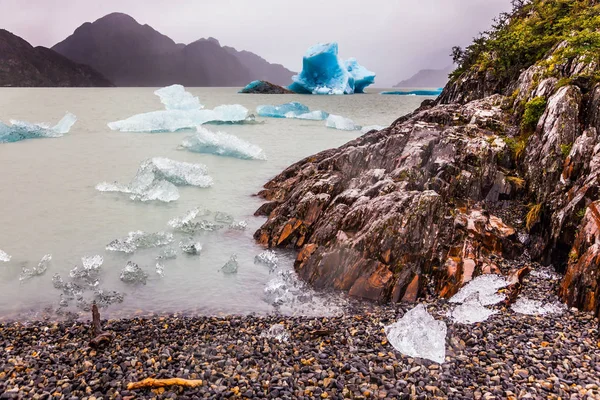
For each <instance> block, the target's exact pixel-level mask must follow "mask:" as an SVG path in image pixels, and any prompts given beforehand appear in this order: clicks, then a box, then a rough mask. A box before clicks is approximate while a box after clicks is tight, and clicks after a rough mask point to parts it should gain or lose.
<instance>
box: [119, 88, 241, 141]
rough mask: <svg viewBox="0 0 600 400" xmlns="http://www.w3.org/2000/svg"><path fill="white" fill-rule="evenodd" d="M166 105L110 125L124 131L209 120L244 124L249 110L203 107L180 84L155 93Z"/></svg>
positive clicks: (170, 128) (172, 127) (173, 129)
mask: <svg viewBox="0 0 600 400" xmlns="http://www.w3.org/2000/svg"><path fill="white" fill-rule="evenodd" d="M154 93H155V94H156V95H157V96H159V97H160V100H161V102H162V103H163V104H164V105H165V110H159V111H151V112H147V113H142V114H136V115H133V116H131V117H129V118H126V119H124V120H120V121H115V122H109V123H108V127H109V128H110V129H112V130H114V131H121V132H149V133H157V132H176V131H179V130H184V129H195V128H196V126H199V125H203V124H206V123H241V122H244V121H246V120H247V119H248V118H249V116H248V109H246V108H245V107H243V106H241V105H239V104H231V105H221V106H218V107H215V108H214V109H212V110H204V109H202V108H203V107H204V106H203V105H202V104H200V101H199V100H198V98H197V97H195V96H193V95H192V94H191V93H189V92H186V91H185V88H184V87H183V86H181V85H172V86H167V87H165V88H162V89H158V90H157V91H155V92H154Z"/></svg>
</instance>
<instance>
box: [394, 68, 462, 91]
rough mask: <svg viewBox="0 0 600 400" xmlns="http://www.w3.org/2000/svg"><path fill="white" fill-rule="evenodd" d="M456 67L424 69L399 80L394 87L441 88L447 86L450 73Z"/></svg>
mask: <svg viewBox="0 0 600 400" xmlns="http://www.w3.org/2000/svg"><path fill="white" fill-rule="evenodd" d="M453 69H454V67H453V66H452V65H451V66H448V67H446V68H444V69H422V70H420V71H419V72H417V73H416V74H414V75H413V76H411V77H410V78H408V79H406V80H403V81H401V82H399V83H398V84H397V85H395V86H394V87H402V88H433V87H435V88H439V87H444V86H446V83H447V82H448V75H449V74H450V72H452V70H453Z"/></svg>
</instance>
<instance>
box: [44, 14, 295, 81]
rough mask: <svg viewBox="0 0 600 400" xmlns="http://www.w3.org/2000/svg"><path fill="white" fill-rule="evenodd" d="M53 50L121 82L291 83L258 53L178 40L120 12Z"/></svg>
mask: <svg viewBox="0 0 600 400" xmlns="http://www.w3.org/2000/svg"><path fill="white" fill-rule="evenodd" d="M53 49H54V50H55V51H57V52H58V53H60V54H62V55H64V56H65V57H68V58H70V59H71V60H73V61H76V62H80V63H85V64H89V65H90V66H92V67H94V68H96V69H97V70H98V71H100V72H102V73H103V74H105V75H106V76H107V77H109V78H110V79H111V80H112V81H113V82H114V83H115V84H116V85H117V86H165V85H169V84H173V83H180V84H183V85H186V86H244V85H245V84H247V83H248V82H250V81H252V80H254V79H260V78H263V76H264V75H265V74H268V78H269V79H271V77H270V75H271V74H273V76H274V79H272V80H275V81H281V79H282V78H281V77H283V76H286V74H289V77H290V79H287V80H286V82H285V83H289V82H291V75H292V74H293V73H292V72H291V71H288V70H286V69H285V68H283V67H282V66H278V65H272V64H269V63H268V62H267V61H265V60H263V59H262V58H260V57H259V56H257V55H255V54H252V53H248V52H237V51H236V50H235V49H232V48H227V47H222V46H221V45H220V43H219V41H218V40H216V39H214V38H208V39H200V40H197V41H195V42H193V43H190V44H189V45H184V44H181V43H179V44H177V43H175V42H174V41H173V40H172V39H170V38H169V37H167V36H165V35H163V34H161V33H160V32H158V31H156V30H154V29H153V28H152V27H150V26H148V25H141V24H139V23H138V22H137V21H136V20H135V19H133V18H132V17H130V16H129V15H126V14H121V13H113V14H109V15H106V16H104V17H102V18H100V19H98V20H96V21H95V22H93V23H90V22H86V23H85V24H83V25H81V26H80V27H79V28H77V29H76V30H75V32H73V34H72V35H71V36H69V37H68V38H66V39H65V40H63V41H62V42H60V43H58V44H56V45H55V46H54V47H53ZM261 61H262V62H261ZM281 69H283V70H284V72H282V70H281ZM271 71H272V72H271ZM285 71H287V72H285Z"/></svg>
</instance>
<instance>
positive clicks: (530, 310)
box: [510, 297, 567, 315]
mask: <svg viewBox="0 0 600 400" xmlns="http://www.w3.org/2000/svg"><path fill="white" fill-rule="evenodd" d="M510 308H511V309H512V310H513V311H514V312H516V313H519V314H526V315H546V314H562V313H563V312H565V310H566V309H567V307H566V306H565V305H564V304H561V303H558V302H554V303H545V304H544V303H542V302H541V301H538V300H531V299H527V298H525V297H519V298H518V299H517V301H516V302H515V303H514V304H513V305H512V306H511V307H510Z"/></svg>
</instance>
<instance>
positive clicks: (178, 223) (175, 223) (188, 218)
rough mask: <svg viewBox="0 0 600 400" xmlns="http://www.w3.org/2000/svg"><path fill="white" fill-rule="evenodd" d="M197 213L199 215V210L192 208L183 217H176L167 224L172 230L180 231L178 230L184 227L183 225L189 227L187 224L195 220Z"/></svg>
mask: <svg viewBox="0 0 600 400" xmlns="http://www.w3.org/2000/svg"><path fill="white" fill-rule="evenodd" d="M199 213H200V209H199V208H194V209H192V210H190V211H188V212H187V213H186V214H185V215H184V216H183V217H176V218H173V219H171V220H169V222H168V223H167V224H168V225H169V226H170V227H171V228H173V229H180V228H182V227H184V226H185V225H189V223H190V222H192V221H193V220H194V218H196V217H197V216H198V214H199Z"/></svg>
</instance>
